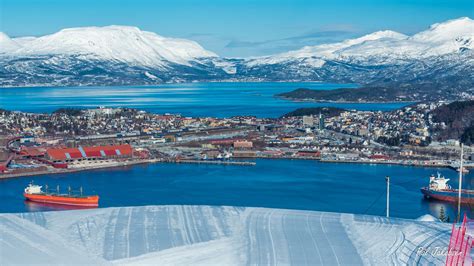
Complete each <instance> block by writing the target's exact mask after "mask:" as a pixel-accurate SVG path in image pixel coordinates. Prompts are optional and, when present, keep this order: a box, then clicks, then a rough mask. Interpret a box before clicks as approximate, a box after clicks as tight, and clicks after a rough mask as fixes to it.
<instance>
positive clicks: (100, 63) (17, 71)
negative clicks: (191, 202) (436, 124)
mask: <svg viewBox="0 0 474 266" xmlns="http://www.w3.org/2000/svg"><path fill="white" fill-rule="evenodd" d="M473 73H474V21H473V20H472V19H470V18H467V17H464V18H459V19H454V20H449V21H446V22H442V23H437V24H434V25H432V26H431V27H430V28H428V29H427V30H425V31H422V32H420V33H417V34H414V35H412V36H407V35H404V34H401V33H397V32H394V31H390V30H384V31H377V32H374V33H371V34H367V35H364V36H362V37H359V38H355V39H349V40H345V41H342V42H337V43H327V44H321V45H316V46H307V47H303V48H301V49H299V50H295V51H289V52H285V53H280V54H275V55H269V56H262V57H254V58H247V59H232V58H222V57H219V56H217V55H216V54H215V53H213V52H210V51H207V50H205V49H204V48H203V47H201V46H200V45H199V44H198V43H196V42H194V41H190V40H185V39H176V38H167V37H162V36H159V35H157V34H155V33H152V32H147V31H142V30H140V29H138V28H136V27H128V26H107V27H85V28H71V29H64V30H61V31H59V32H57V33H54V34H51V35H46V36H41V37H17V38H10V37H8V36H7V35H6V34H3V33H1V34H0V86H36V85H50V86H56V85H58V86H64V85H127V84H157V83H163V82H194V81H219V80H232V81H242V80H246V81H248V80H252V81H263V80H266V81H324V82H355V83H360V84H387V83H393V82H397V83H398V84H401V83H410V84H411V83H423V82H425V81H428V82H431V83H436V86H434V87H437V89H442V88H446V87H450V88H456V89H459V90H461V89H462V90H472V89H474V74H473ZM439 84H443V85H442V86H441V85H439Z"/></svg>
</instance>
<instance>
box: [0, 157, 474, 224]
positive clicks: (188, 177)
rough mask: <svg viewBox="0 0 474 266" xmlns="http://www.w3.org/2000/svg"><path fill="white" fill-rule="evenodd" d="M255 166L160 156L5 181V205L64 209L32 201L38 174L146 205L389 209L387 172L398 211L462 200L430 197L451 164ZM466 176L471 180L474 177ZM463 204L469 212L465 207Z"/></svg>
mask: <svg viewBox="0 0 474 266" xmlns="http://www.w3.org/2000/svg"><path fill="white" fill-rule="evenodd" d="M256 163H257V164H256V165H255V166H233V165H200V164H171V163H157V164H148V165H135V166H131V167H124V168H114V169H103V170H93V171H85V172H76V173H71V174H58V175H45V176H37V177H34V178H16V179H10V180H1V181H0V199H1V201H2V204H1V205H0V212H25V211H45V210H57V209H62V208H61V207H54V206H45V205H38V204H29V203H27V202H25V201H24V200H23V196H22V191H23V189H24V188H25V187H26V186H27V185H28V183H29V182H30V181H31V179H34V181H35V182H36V183H37V184H48V185H49V187H50V188H55V187H56V185H60V187H61V188H62V192H64V193H65V192H66V191H67V187H68V186H71V187H72V188H75V189H77V188H79V186H81V185H82V186H84V190H85V192H86V193H87V194H95V193H97V194H98V195H100V207H114V206H139V205H173V204H177V205H180V204H186V205H232V206H253V207H272V208H287V209H300V210H319V211H331V212H347V213H367V214H374V215H385V204H386V201H385V195H386V194H385V191H386V190H385V189H386V183H385V176H386V175H390V177H391V182H392V185H391V189H390V191H391V198H390V201H391V208H390V210H391V214H392V216H394V217H402V218H417V217H419V216H421V215H424V214H427V213H430V214H432V215H434V216H436V217H438V215H439V211H440V209H441V207H444V209H445V210H446V212H447V214H448V215H449V216H450V218H451V220H452V219H453V218H454V217H455V210H456V206H455V205H453V204H450V203H444V202H439V201H434V200H426V199H424V198H423V196H422V194H421V193H420V190H419V189H420V187H422V186H426V185H427V184H428V182H429V175H430V174H432V173H436V172H437V171H439V172H440V173H441V174H443V175H445V176H446V177H448V178H451V181H450V184H451V185H452V186H457V182H456V180H457V178H456V176H457V173H456V172H455V171H453V170H449V169H435V168H421V167H404V166H395V165H369V164H336V163H322V162H317V161H310V160H271V159H258V160H256ZM471 179H472V174H471V175H470V176H467V177H466V181H465V183H464V184H466V187H471V186H472V184H471V183H470V182H469V181H468V180H471ZM463 211H467V212H468V213H470V210H469V209H466V208H465V207H463Z"/></svg>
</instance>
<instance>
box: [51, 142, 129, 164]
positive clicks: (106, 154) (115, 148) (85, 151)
mask: <svg viewBox="0 0 474 266" xmlns="http://www.w3.org/2000/svg"><path fill="white" fill-rule="evenodd" d="M132 153H133V149H132V147H131V146H130V145H129V144H123V145H110V146H96V147H79V148H59V149H48V150H47V151H46V157H47V158H48V159H49V160H51V161H72V160H79V159H94V158H104V159H105V158H106V159H109V158H123V157H125V158H126V157H131V156H132Z"/></svg>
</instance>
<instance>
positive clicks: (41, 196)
mask: <svg viewBox="0 0 474 266" xmlns="http://www.w3.org/2000/svg"><path fill="white" fill-rule="evenodd" d="M41 188H42V186H38V185H34V184H32V183H30V184H29V185H28V187H26V188H25V193H23V196H25V198H26V199H27V200H30V201H34V202H41V203H49V204H62V205H71V206H84V207H97V206H99V196H97V195H94V196H83V195H82V189H81V193H80V194H79V195H73V194H71V193H68V194H60V193H59V189H58V192H57V193H49V192H48V191H45V192H44V191H43V190H42V189H41Z"/></svg>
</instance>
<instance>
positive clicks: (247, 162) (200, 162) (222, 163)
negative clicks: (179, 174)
mask: <svg viewBox="0 0 474 266" xmlns="http://www.w3.org/2000/svg"><path fill="white" fill-rule="evenodd" d="M170 162H173V163H196V164H220V165H242V166H254V165H256V164H257V163H256V162H249V161H211V160H174V161H170Z"/></svg>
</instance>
